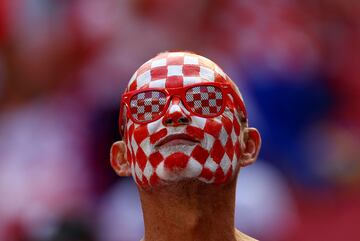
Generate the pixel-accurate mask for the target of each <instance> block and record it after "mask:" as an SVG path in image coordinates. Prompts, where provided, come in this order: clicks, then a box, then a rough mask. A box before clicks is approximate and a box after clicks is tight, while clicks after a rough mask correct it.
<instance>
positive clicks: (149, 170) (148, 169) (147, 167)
mask: <svg viewBox="0 0 360 241" xmlns="http://www.w3.org/2000/svg"><path fill="white" fill-rule="evenodd" d="M153 173H154V168H153V167H152V166H151V164H150V162H149V161H148V162H146V165H145V168H144V176H145V177H146V178H147V179H148V180H150V177H151V175H152V174H153Z"/></svg>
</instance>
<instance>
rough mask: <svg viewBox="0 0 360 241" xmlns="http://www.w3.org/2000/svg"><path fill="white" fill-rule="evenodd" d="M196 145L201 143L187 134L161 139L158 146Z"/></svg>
mask: <svg viewBox="0 0 360 241" xmlns="http://www.w3.org/2000/svg"><path fill="white" fill-rule="evenodd" d="M194 143H199V141H198V140H197V139H196V138H194V137H192V136H190V135H187V134H183V133H182V134H173V135H168V136H167V137H165V138H163V139H161V140H160V141H159V142H158V143H157V144H156V146H157V147H160V146H163V145H165V144H174V145H178V144H184V145H186V144H187V145H189V144H190V145H191V144H194Z"/></svg>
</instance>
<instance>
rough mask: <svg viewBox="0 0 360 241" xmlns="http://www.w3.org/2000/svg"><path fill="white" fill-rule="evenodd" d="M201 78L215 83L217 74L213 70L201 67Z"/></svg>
mask: <svg viewBox="0 0 360 241" xmlns="http://www.w3.org/2000/svg"><path fill="white" fill-rule="evenodd" d="M200 77H201V78H203V79H206V80H208V81H210V82H214V80H215V74H214V71H213V70H212V69H209V68H206V67H203V66H200Z"/></svg>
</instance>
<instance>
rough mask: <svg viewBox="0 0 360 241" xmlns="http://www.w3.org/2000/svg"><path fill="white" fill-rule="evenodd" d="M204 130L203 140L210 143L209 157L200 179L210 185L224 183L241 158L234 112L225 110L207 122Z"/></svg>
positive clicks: (236, 120)
mask: <svg viewBox="0 0 360 241" xmlns="http://www.w3.org/2000/svg"><path fill="white" fill-rule="evenodd" d="M204 130H205V133H206V134H205V138H206V139H207V142H210V145H208V147H209V148H208V150H209V154H210V155H209V157H208V159H207V161H206V162H205V164H204V168H203V172H202V173H201V175H200V178H202V179H203V180H204V181H206V182H210V183H217V184H221V183H225V182H226V181H227V180H229V179H230V178H231V177H232V176H233V175H234V174H235V173H236V170H237V165H238V160H239V158H240V156H241V148H240V143H239V138H238V137H239V135H240V124H239V120H238V118H237V117H236V112H234V111H232V110H231V109H228V108H227V109H226V110H225V111H224V113H223V114H222V115H220V116H218V117H215V118H212V119H209V120H207V121H206V125H205V127H204Z"/></svg>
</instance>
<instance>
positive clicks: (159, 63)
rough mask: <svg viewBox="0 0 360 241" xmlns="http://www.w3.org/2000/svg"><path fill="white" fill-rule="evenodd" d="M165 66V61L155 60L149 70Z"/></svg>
mask: <svg viewBox="0 0 360 241" xmlns="http://www.w3.org/2000/svg"><path fill="white" fill-rule="evenodd" d="M165 65H166V59H165V58H163V59H156V60H154V61H153V62H151V68H156V67H161V66H165Z"/></svg>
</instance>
